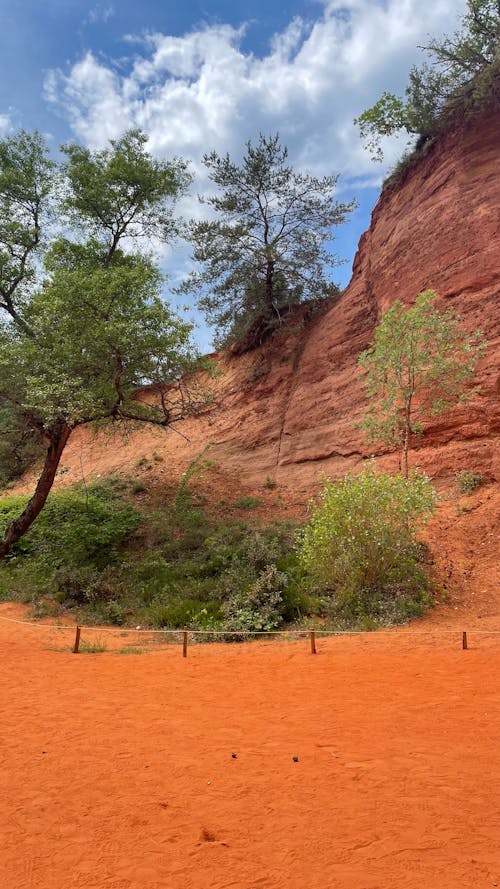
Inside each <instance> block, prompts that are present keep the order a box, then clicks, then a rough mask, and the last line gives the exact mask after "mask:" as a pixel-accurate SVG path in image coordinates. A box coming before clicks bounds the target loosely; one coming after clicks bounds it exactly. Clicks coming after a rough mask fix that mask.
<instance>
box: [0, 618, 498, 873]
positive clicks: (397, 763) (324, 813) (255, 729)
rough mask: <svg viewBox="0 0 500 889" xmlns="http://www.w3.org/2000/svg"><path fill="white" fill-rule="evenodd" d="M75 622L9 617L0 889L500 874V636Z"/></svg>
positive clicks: (1, 640) (0, 690)
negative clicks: (155, 641)
mask: <svg viewBox="0 0 500 889" xmlns="http://www.w3.org/2000/svg"><path fill="white" fill-rule="evenodd" d="M13 607H14V606H0V616H2V617H5V616H8V615H9V614H10V615H11V616H12V615H13V613H14V612H13V610H12V609H13ZM73 635H74V633H73V631H72V630H68V631H66V630H57V631H55V630H50V629H49V628H47V627H43V626H37V627H36V628H31V627H26V626H23V625H21V624H14V623H9V622H5V621H4V620H0V650H1V651H2V682H1V685H0V704H1V712H2V722H1V735H2V738H1V766H2V767H1V771H0V794H1V799H2V801H3V802H2V806H1V809H0V835H1V836H2V851H1V856H0V886H1V889H77V887H78V889H83V887H85V889H170V887H177V886H179V887H181V886H182V887H187V889H208V887H210V889H229V887H231V889H278V887H279V889H299V887H300V889H310V887H311V889H312V887H313V886H316V885H321V886H323V887H332V889H333V887H338V889H417V887H418V889H458V887H460V889H483V887H484V889H487V887H491V886H496V885H500V852H499V851H498V850H499V847H500V843H499V840H500V815H499V810H498V786H497V787H495V780H496V777H497V776H498V774H499V767H500V745H499V743H498V727H499V715H498V706H497V705H498V687H497V686H498V665H499V659H500V635H499V636H486V635H479V634H477V633H475V632H473V633H472V635H471V636H470V638H469V644H470V648H469V650H468V651H466V652H464V651H462V650H461V648H460V639H459V634H458V632H457V630H456V629H454V630H453V632H450V633H447V634H444V633H442V632H441V631H440V630H438V629H435V630H434V631H433V632H430V631H429V633H428V634H425V635H424V634H422V635H420V634H417V633H415V634H406V635H401V634H400V633H387V634H382V635H379V634H371V635H369V636H362V637H351V638H336V639H329V640H323V639H321V640H320V641H319V643H318V654H317V655H316V656H315V657H314V656H312V655H311V654H310V653H309V648H308V643H307V640H306V639H304V640H300V641H296V642H282V643H267V642H257V643H249V644H243V645H226V646H222V645H192V646H191V645H190V647H189V656H188V658H187V659H186V660H184V659H183V658H182V657H181V653H180V648H179V646H178V645H170V646H163V647H159V646H158V645H156V646H155V645H151V646H148V645H146V648H145V653H143V654H128V655H125V654H121V655H120V654H118V653H117V650H116V649H117V647H119V646H121V647H122V648H123V647H125V646H129V645H130V644H131V637H125V636H121V635H120V634H119V633H118V634H116V633H115V634H114V636H113V644H112V645H111V646H110V649H109V650H108V651H107V652H106V653H104V654H93V655H92V654H90V655H89V654H82V655H79V656H75V655H72V654H70V652H69V645H70V643H71V641H72V638H73ZM84 635H86V636H87V638H89V631H85V633H84ZM108 637H109V638H111V634H108ZM132 641H133V642H134V643H135V642H136V640H132ZM144 641H147V640H143V642H144ZM112 649H115V650H112ZM496 708H497V709H496ZM233 753H235V754H236V758H233V757H232V754H233ZM293 757H298V762H295V761H294V759H293Z"/></svg>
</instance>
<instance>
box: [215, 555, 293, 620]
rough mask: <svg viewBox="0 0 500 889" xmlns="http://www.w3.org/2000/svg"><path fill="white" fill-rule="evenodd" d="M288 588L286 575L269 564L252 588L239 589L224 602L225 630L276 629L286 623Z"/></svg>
mask: <svg viewBox="0 0 500 889" xmlns="http://www.w3.org/2000/svg"><path fill="white" fill-rule="evenodd" d="M286 585H287V576H286V574H284V573H283V572H282V571H278V569H277V568H276V566H275V565H266V567H265V568H263V570H262V571H261V572H260V574H259V576H258V577H257V579H256V580H255V581H254V582H253V583H252V584H251V585H250V587H248V588H247V589H242V588H241V587H240V588H238V587H236V588H235V589H234V590H233V592H232V593H231V595H230V596H229V598H228V599H227V600H226V601H225V602H224V604H223V606H222V610H223V613H224V616H225V618H226V620H225V625H224V626H225V629H227V630H247V631H248V632H259V631H262V630H274V629H275V628H276V627H278V626H279V625H280V623H281V622H282V620H283V593H284V590H285V588H286Z"/></svg>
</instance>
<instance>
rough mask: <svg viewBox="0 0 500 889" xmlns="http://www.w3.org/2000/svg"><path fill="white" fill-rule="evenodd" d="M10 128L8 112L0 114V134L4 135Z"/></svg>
mask: <svg viewBox="0 0 500 889" xmlns="http://www.w3.org/2000/svg"><path fill="white" fill-rule="evenodd" d="M10 129H11V121H10V117H9V115H8V114H0V136H5V134H6V133H8V132H9V130H10Z"/></svg>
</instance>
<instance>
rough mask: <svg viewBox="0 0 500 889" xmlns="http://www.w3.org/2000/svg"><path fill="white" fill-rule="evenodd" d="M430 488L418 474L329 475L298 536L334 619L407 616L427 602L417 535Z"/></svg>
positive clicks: (431, 498) (430, 504)
mask: <svg viewBox="0 0 500 889" xmlns="http://www.w3.org/2000/svg"><path fill="white" fill-rule="evenodd" d="M435 499H436V498H435V492H434V489H433V488H432V486H431V484H430V482H429V480H428V479H427V478H426V477H425V476H424V475H422V474H420V473H414V474H412V476H411V478H410V479H405V478H403V477H402V476H400V475H397V476H390V475H387V474H385V473H377V472H376V471H375V469H374V468H373V467H369V468H367V469H365V470H363V471H362V472H360V473H359V474H358V475H346V476H345V478H343V479H340V480H338V481H329V480H326V481H325V483H324V486H323V489H322V491H321V493H320V495H319V497H318V499H317V500H316V501H312V502H311V504H310V511H311V517H310V519H309V522H308V524H307V525H306V527H305V529H304V530H303V532H301V534H300V539H299V549H298V551H299V557H300V561H301V563H302V564H303V566H304V568H305V569H306V570H307V571H308V572H309V574H310V576H311V577H312V578H313V580H314V581H315V582H316V583H318V584H319V587H320V589H322V590H324V591H325V592H326V595H327V600H329V601H330V603H331V607H332V609H333V612H334V613H336V616H337V617H339V616H341V615H344V616H345V615H346V614H347V615H348V616H349V617H350V618H351V619H352V618H355V619H357V618H360V617H362V616H365V617H366V616H372V617H376V618H380V617H384V615H385V617H386V619H387V620H389V619H390V620H392V621H394V620H397V619H405V618H406V617H409V616H412V612H413V615H414V614H416V613H419V610H420V609H421V607H422V606H423V605H425V604H426V603H427V597H426V590H427V587H428V582H427V580H426V576H425V574H424V572H423V570H422V568H421V567H420V565H419V558H418V555H419V554H418V547H417V545H416V533H417V530H418V527H419V525H420V524H421V523H422V522H424V521H425V520H426V519H427V518H428V517H429V516H430V515H431V513H432V511H433V509H434V505H435Z"/></svg>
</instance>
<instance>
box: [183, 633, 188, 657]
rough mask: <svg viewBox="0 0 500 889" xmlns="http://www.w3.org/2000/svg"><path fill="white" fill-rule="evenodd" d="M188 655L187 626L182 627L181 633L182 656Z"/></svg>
mask: <svg viewBox="0 0 500 889" xmlns="http://www.w3.org/2000/svg"><path fill="white" fill-rule="evenodd" d="M187 655H188V628H187V627H184V632H183V634H182V657H187Z"/></svg>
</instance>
